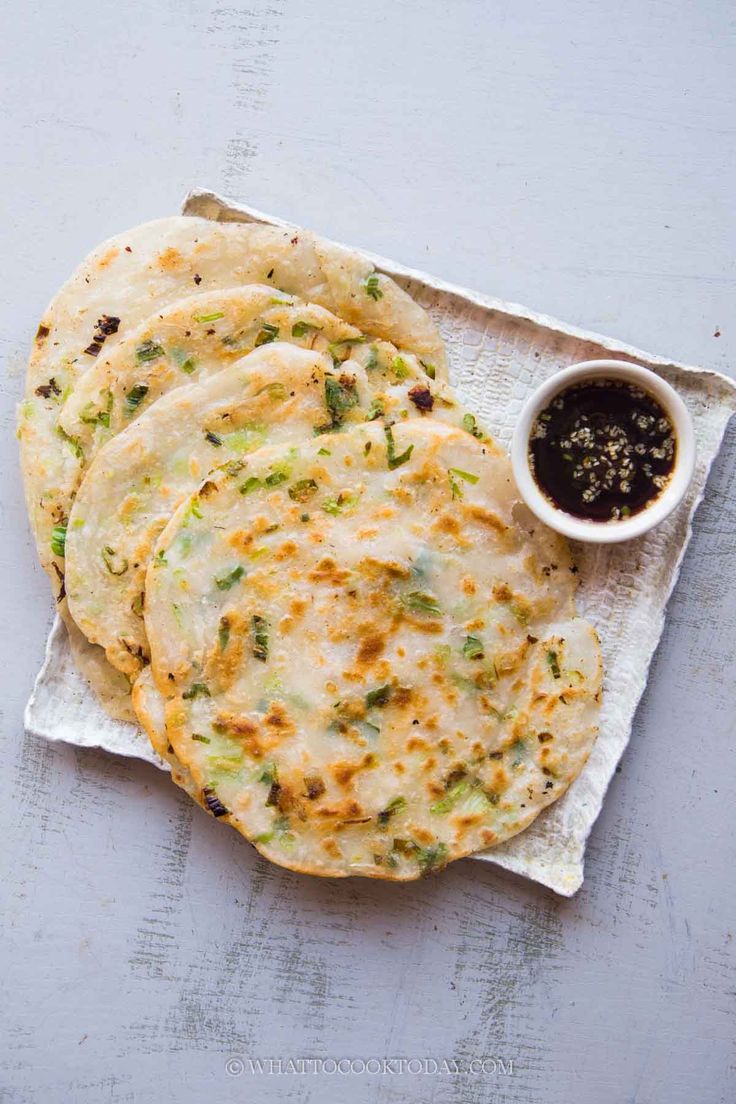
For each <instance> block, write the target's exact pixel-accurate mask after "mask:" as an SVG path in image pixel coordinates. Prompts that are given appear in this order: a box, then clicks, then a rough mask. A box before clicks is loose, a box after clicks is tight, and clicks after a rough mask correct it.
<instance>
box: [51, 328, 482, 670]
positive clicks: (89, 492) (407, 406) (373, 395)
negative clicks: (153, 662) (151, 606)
mask: <svg viewBox="0 0 736 1104" xmlns="http://www.w3.org/2000/svg"><path fill="white" fill-rule="evenodd" d="M359 342H360V338H358V343H357V344H355V343H354V341H353V339H350V343H349V345H347V346H346V345H345V344H344V342H341V343H340V349H339V350H334V347H333V351H335V352H338V351H339V353H340V355H342V354H343V352H344V350H345V349H346V348H351V349H354V354H353V355H354V356H355V358H356V359H350V360H347V361H344V362H343V361H339V360H336V359H335V357H334V356H333V355H331V354H327V353H319V352H315V351H311V350H306V349H302V348H299V347H297V346H295V345H289V344H285V343H283V342H280V341H275V342H270V343H268V344H265V345H262V346H261V347H260V348H258V349H256V350H254V351H253V352H252V353H250V354H249V355H248V356H246V357H244V358H242V359H241V360H239V361H236V362H235V363H234V364H231V365H230V366H229V367H227V368H224V369H222V370H220V371H219V372H217V373H216V374H214V375H211V376H208V377H207V378H205V379H204V380H203V381H202V382H201V383H198V384H191V385H190V386H187V387H179V388H176V389H174V390H173V391H170V392H168V393H167V394H165V395H163V396H162V397H161V398H159V399H158V400H157V401H156V402H155V403H153V404H152V405H151V406H150V407H149V409H148V410H146V411H145V413H143V414H141V415H140V417H138V418H137V419H136V420H135V421H134V422H133V424H132V425H130V426H129V428H128V429H126V430H125V431H124V432H122V433H119V434H117V435H116V436H115V437H113V439H112V440H111V441H109V442H108V443H107V444H106V445H105V446H104V447H103V448H102V449H101V450H100V452H99V453H98V455H97V456H96V458H95V460H94V461H93V463H92V464H91V466H90V468H89V470H88V471H87V474H86V476H85V478H84V480H83V482H82V484H81V486H80V488H79V491H78V493H77V497H76V500H75V503H74V506H73V509H72V512H71V515H70V518H69V524H68V527H67V534H66V591H67V601H68V604H69V609H70V611H71V614H72V616H73V618H74V620H75V622H76V623H77V625H78V626H79V627H80V629H81V630H82V632H83V633H84V634H85V636H86V637H87V638H88V639H89V640H90V641H91V642H92V643H94V644H99V645H101V646H102V647H103V648H104V649H105V651H106V654H107V658H108V660H109V661H110V663H112V664H113V666H114V667H116V668H117V669H118V670H119V671H122V672H123V673H125V674H126V675H128V677H129V678H130V679H131V680H132V679H133V678H135V676H136V675H137V674H138V672H139V671H140V669H141V667H142V665H143V664H144V663H145V662H146V660H147V658H148V644H147V640H146V635H145V627H144V623H143V609H144V604H145V595H144V581H145V573H146V568H147V566H148V562H149V559H150V554H151V550H152V548H153V546H154V544H155V542H156V540H157V538H158V535H159V533H160V532H161V530H162V529H163V527H164V525H165V524H166V522H167V521H168V519H169V518H170V517H171V515H172V513H173V512H174V510H175V509H176V507H177V506H178V504H179V502H180V501H181V500H182V499H183V498H185V497H186V496H187V495H188V494H190V493H191V492H192V491H193V490H194V489H195V488H196V487H197V485H198V484H199V483H200V482H201V481H202V480H203V479H205V477H206V476H207V475H208V473H209V472H210V471H211V470H213V469H216V468H220V467H222V466H223V465H230V466H234V467H235V468H236V469H237V470H245V468H246V467H247V456H248V453H250V452H252V451H253V450H254V449H257V448H259V447H261V446H263V445H265V444H268V443H271V442H289V443H293V444H298V443H299V442H301V440H302V439H304V438H311V437H313V436H314V435H315V434H320V433H325V432H328V431H331V430H334V429H337V428H339V427H343V426H348V425H350V424H352V423H355V422H364V421H365V420H366V419H376V418H379V417H390V418H406V417H410V416H412V415H414V416H417V417H425V416H427V414H428V413H429V410H430V409H432V408H433V407H435V405H436V406H437V408H438V411H439V408H441V409H442V411H443V413H444V414H445V416H449V415H450V413H452V414H453V415H454V416H455V417H456V418H457V417H460V416H461V415H460V413H459V407H457V405H456V404H455V402H454V400H453V399H452V397H451V395H450V394H449V392H448V391H447V389H446V388H445V386H444V385H442V384H441V383H438V382H433V381H430V380H428V379H427V377H426V375H425V374H424V373H423V372H422V370H421V368H420V367H419V366H417V365H416V364H415V363H414V358H409V357H400V356H398V355H397V353H396V349H395V348H394V347H393V346H389V345H387V344H386V343H385V342H379V343H377V344H373V345H371V346H363V345H362V344H360V343H359ZM358 357H362V358H363V363H360V361H359V360H358V359H357V358H358ZM274 478H275V477H274ZM305 494H306V491H305ZM305 500H306V499H305Z"/></svg>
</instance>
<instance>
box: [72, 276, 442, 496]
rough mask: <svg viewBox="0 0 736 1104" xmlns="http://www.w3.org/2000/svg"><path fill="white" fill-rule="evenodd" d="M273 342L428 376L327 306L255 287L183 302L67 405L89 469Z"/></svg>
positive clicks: (129, 342) (123, 348)
mask: <svg viewBox="0 0 736 1104" xmlns="http://www.w3.org/2000/svg"><path fill="white" fill-rule="evenodd" d="M273 341H286V342H288V343H289V344H292V345H300V346H302V347H303V348H305V349H315V350H317V351H318V352H327V353H329V354H330V356H331V357H332V358H333V360H334V361H336V362H340V361H343V360H347V358H348V357H350V358H351V359H353V360H357V361H358V362H359V363H361V364H363V365H364V366H366V367H367V368H368V369H369V370H370V368H371V366H373V367H378V366H379V362H380V365H381V366H382V367H386V366H387V365H388V364H389V363H391V364H393V365H394V368H393V372H394V375H396V376H397V377H398V376H401V375H402V373H403V374H406V372H407V366H408V367H409V368H411V370H412V371H413V374H414V375H417V376H420V377H421V376H422V375H425V373H424V371H423V369H422V367H421V364H420V362H419V361H418V359H417V358H416V357H415V356H413V355H412V354H410V353H402V354H400V353H399V351H398V349H397V348H396V346H394V345H391V344H388V343H386V342H383V341H380V340H375V339H373V340H371V339H369V338H368V337H367V336H366V335H365V334H363V333H362V332H361V331H360V330H359V329H357V328H356V327H355V326H351V325H349V324H348V323H347V322H344V321H343V320H342V319H341V318H338V317H337V316H336V315H334V314H331V313H330V311H327V310H325V309H324V307H319V306H317V305H316V304H314V303H304V302H303V301H302V300H300V299H299V298H298V297H297V296H288V295H285V294H284V293H283V292H277V291H275V290H274V288H272V287H266V286H264V285H261V284H247V285H245V286H244V287H237V288H228V289H227V290H226V291H214V292H213V291H209V292H206V293H204V294H200V295H193V296H190V297H189V298H187V299H180V300H177V302H176V303H174V304H173V305H172V306H170V307H168V308H165V309H163V310H161V311H158V312H157V313H156V314H154V315H152V316H151V317H150V318H147V319H146V320H145V322H143V323H142V324H141V325H140V326H138V327H137V328H136V329H135V330H133V331H132V332H131V333H130V334H129V335H128V337H127V338H125V339H124V340H123V341H120V342H118V344H117V345H116V346H115V347H114V348H112V349H111V350H109V352H105V351H104V350H103V352H102V353H100V355H99V356H98V358H97V360H96V362H95V364H94V367H92V368H91V369H90V370H89V371H88V372H86V374H85V375H84V376H83V378H82V379H81V380H80V381H79V382H78V383H77V385H76V387H75V388H74V390H73V391H72V393H71V395H70V396H69V398H68V399H67V401H66V403H65V404H64V407H63V409H62V411H61V416H60V418H59V424H60V426H61V427H62V429H63V430H64V432H65V433H66V434H67V435H68V436H69V437H73V438H74V439H75V440H76V441H77V442H78V443H79V445H80V448H81V450H82V452H83V454H84V463H85V465H87V466H88V465H89V464H90V463H91V461H92V460H93V458H94V456H95V455H96V453H97V452H98V451H99V448H100V447H101V446H102V445H104V444H105V443H106V442H107V441H109V440H110V438H111V437H114V436H115V434H116V433H119V432H120V431H121V430H122V429H126V428H127V427H128V426H129V425H131V424H132V422H133V421H135V419H136V418H137V417H139V416H140V415H141V414H142V413H143V412H144V411H145V410H147V409H148V407H149V406H150V405H151V404H152V403H153V402H155V401H156V400H157V399H159V398H161V396H162V395H165V394H167V393H168V392H169V391H172V390H174V389H175V388H176V387H183V386H186V385H187V384H191V383H198V382H200V381H201V380H203V379H206V378H207V377H208V376H212V375H214V374H215V373H216V372H219V371H221V370H222V369H223V368H225V367H227V365H228V364H232V363H233V361H235V360H240V359H241V358H242V357H244V356H245V355H246V354H247V353H249V352H251V351H252V350H253V349H256V348H259V347H260V346H262V345H267V344H269V343H271V342H273ZM80 475H81V472H80Z"/></svg>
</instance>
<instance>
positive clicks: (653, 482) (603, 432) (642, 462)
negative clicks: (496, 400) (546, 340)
mask: <svg viewBox="0 0 736 1104" xmlns="http://www.w3.org/2000/svg"><path fill="white" fill-rule="evenodd" d="M529 451H530V460H531V466H532V470H533V472H534V477H535V479H536V481H537V483H538V484H539V487H540V488H541V490H542V491H543V492H544V494H545V495H546V496H547V498H549V499H550V500H551V501H552V502H553V503H554V505H555V506H558V507H559V508H560V509H562V510H566V511H567V513H569V514H574V516H575V517H580V518H587V519H588V520H591V521H611V520H624V519H625V518H627V517H631V516H632V514H638V513H639V512H640V511H641V510H643V509H644V508H645V507H646V506H648V505H649V503H650V502H651V501H652V500H653V499H655V498H657V497H658V496H659V495H660V494H661V493H662V491H663V490H664V488H665V487H666V486H667V483H668V482H669V477H670V475H671V473H672V469H673V468H674V466H675V458H676V455H677V440H676V438H675V431H674V428H673V425H672V422H671V421H670V418H669V416H668V415H667V413H666V412H665V411H664V410H663V408H662V407H661V406H660V405H659V403H658V402H657V400H656V399H655V398H654V397H653V396H652V395H650V394H648V393H647V392H646V391H642V390H641V388H639V387H636V386H635V385H634V384H631V383H626V382H624V381H617V380H607V379H601V380H591V381H590V382H588V383H580V384H573V385H572V386H571V387H568V388H567V389H566V390H564V391H561V392H560V394H559V395H556V396H555V398H554V399H552V401H551V402H550V404H549V406H547V407H546V408H545V409H544V410H543V411H542V412H541V413H540V414H539V415H538V417H537V420H536V422H535V423H534V426H533V427H532V432H531V437H530V440H529Z"/></svg>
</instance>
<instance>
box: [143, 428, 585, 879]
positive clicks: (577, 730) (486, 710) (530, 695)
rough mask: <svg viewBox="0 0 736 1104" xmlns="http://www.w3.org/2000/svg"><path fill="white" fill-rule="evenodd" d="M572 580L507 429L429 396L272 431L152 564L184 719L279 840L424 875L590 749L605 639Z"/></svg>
mask: <svg viewBox="0 0 736 1104" xmlns="http://www.w3.org/2000/svg"><path fill="white" fill-rule="evenodd" d="M244 476H245V478H244ZM274 477H276V478H274ZM246 484H247V489H245V490H244V488H245V487H246ZM574 591H575V577H574V573H573V570H572V564H571V562H570V559H569V554H568V551H567V548H566V545H565V543H564V541H562V540H561V539H560V538H558V537H557V536H556V535H555V534H553V533H551V532H550V531H549V530H547V529H545V528H544V527H543V526H542V525H541V524H540V523H539V522H538V521H536V520H535V519H534V518H532V517H531V515H530V514H529V512H528V511H527V510H526V508H525V507H524V506H523V505H522V504H521V502H520V501H519V498H518V494H517V491H516V488H515V486H514V483H513V480H512V477H511V472H510V465H509V461H508V458H507V457H506V455H505V454H504V453H503V452H502V451H501V450H499V449H497V448H495V447H494V446H493V445H492V444H490V443H487V442H486V443H484V442H480V441H478V440H476V439H474V438H473V437H472V436H471V435H469V434H467V433H463V432H462V431H461V430H458V429H455V428H452V427H448V426H446V425H444V424H442V423H441V422H439V421H436V420H434V419H419V418H415V419H411V420H409V421H406V422H405V423H402V424H395V425H393V426H392V427H391V426H386V425H381V424H376V423H373V424H369V425H364V426H354V427H351V428H349V429H347V430H346V431H345V432H341V433H335V434H331V435H328V436H323V437H320V438H316V439H313V440H307V441H305V442H304V443H302V444H301V445H299V446H290V447H270V448H268V447H266V448H262V449H260V450H258V451H257V452H255V453H253V454H252V455H251V456H250V457H249V458H248V466H247V471H246V472H245V473H244V472H242V471H239V472H232V473H230V472H228V471H227V470H226V469H224V470H222V471H221V472H219V473H216V474H215V475H214V476H212V477H210V479H209V480H208V481H207V482H206V483H205V484H204V485H203V486H201V487H200V489H199V491H198V493H197V494H196V495H194V496H192V497H190V498H189V499H188V500H187V501H185V502H184V503H182V505H181V506H180V507H179V509H178V510H177V512H176V514H175V515H174V517H173V518H172V519H171V521H170V522H169V524H168V525H167V527H166V529H165V530H164V532H163V533H162V535H161V538H160V540H159V542H158V545H157V548H156V553H155V556H154V558H153V561H152V563H151V566H150V567H149V570H148V577H147V586H146V608H145V621H146V628H147V633H148V638H149V641H150V645H151V651H152V673H153V677H154V679H155V682H156V685H157V687H158V690H159V692H160V693H161V694H162V695H163V696H164V697H165V698H166V706H165V716H166V738H167V740H168V742H169V743H170V745H171V747H172V748H173V751H174V753H175V754H176V757H177V759H178V761H179V763H180V764H181V766H182V768H184V769H185V770H187V771H189V772H190V774H191V781H192V783H193V785H194V787H195V792H196V793H197V795H198V796H199V799H200V800H201V801H202V802H203V803H204V805H205V806H206V807H207V808H208V809H209V811H210V812H211V813H213V814H214V815H215V816H217V817H221V818H222V819H224V820H226V821H228V822H230V823H231V824H233V825H234V826H235V827H236V828H237V829H238V830H239V831H240V832H242V833H243V834H244V835H245V836H246V837H247V838H248V839H249V840H250V841H251V842H252V843H253V844H254V845H255V846H256V847H257V848H258V849H259V850H260V851H261V852H262V853H263V854H264V855H266V857H268V858H269V859H271V860H272V861H274V862H277V863H280V864H281V865H284V866H287V867H290V868H292V869H295V870H300V871H304V872H308V873H312V874H321V875H329V876H346V875H350V874H359V875H364V876H370V877H380V878H389V879H396V880H405V879H410V878H415V877H418V876H419V875H421V874H424V873H427V872H429V871H430V870H433V869H436V868H438V867H441V866H443V865H444V864H445V863H446V862H448V861H451V860H453V859H457V858H460V857H462V856H463V855H467V854H469V853H471V852H473V851H476V850H480V849H483V848H486V847H489V846H492V845H494V844H496V843H499V842H501V841H503V840H505V839H508V838H509V837H511V836H513V835H515V834H516V833H518V832H520V831H521V830H522V829H523V828H525V827H526V826H527V825H528V824H529V823H530V822H531V821H532V820H533V819H534V818H535V817H536V816H537V815H538V814H539V813H540V811H541V810H542V809H544V808H545V807H546V806H547V805H549V804H550V803H551V802H553V801H555V800H557V799H558V798H559V797H560V796H561V795H562V794H563V793H564V792H565V790H566V789H567V787H568V786H569V785H570V783H571V782H572V781H573V779H574V778H575V777H576V776H577V775H578V773H579V772H580V770H581V769H582V767H583V765H584V763H585V761H586V759H587V757H588V754H589V752H590V749H591V747H592V744H593V741H594V739H595V735H596V732H597V727H596V726H597V717H598V703H599V699H600V690H601V661H600V652H599V646H598V642H597V637H596V635H595V632H594V630H593V629H592V628H591V627H590V625H588V624H587V623H586V622H585V621H583V620H582V619H580V618H577V617H576V616H575V607H574Z"/></svg>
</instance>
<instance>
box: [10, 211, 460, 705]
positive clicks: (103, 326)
mask: <svg viewBox="0 0 736 1104" xmlns="http://www.w3.org/2000/svg"><path fill="white" fill-rule="evenodd" d="M253 282H256V283H261V282H262V283H264V284H268V285H269V286H271V287H273V289H274V294H275V295H276V296H278V295H279V294H280V292H289V293H295V294H300V295H303V296H305V297H306V298H308V299H310V300H313V301H315V302H316V303H320V304H322V305H323V306H325V307H327V308H330V309H333V310H336V311H337V312H338V313H339V314H340V315H342V317H344V318H345V319H346V320H348V321H352V322H358V323H361V324H362V323H364V324H365V329H366V330H367V331H368V332H370V333H371V334H373V335H375V336H377V337H379V338H385V339H388V340H394V341H395V342H396V343H397V344H399V345H400V346H402V347H405V348H406V349H407V350H410V351H412V352H414V353H416V354H417V355H418V356H420V357H421V358H422V360H423V361H424V363H425V365H426V366H427V371H428V372H429V373H430V374H431V373H433V372H434V373H436V374H437V376H438V377H439V378H444V377H445V376H446V366H445V355H444V349H443V345H442V341H441V338H440V336H439V334H438V332H437V330H436V328H435V327H434V325H433V323H432V322H431V320H430V318H429V316H428V315H427V314H426V312H425V311H423V310H422V308H421V307H419V306H418V304H416V303H415V302H414V301H413V300H412V299H411V297H410V296H408V295H407V294H406V293H405V292H404V291H403V290H402V289H401V288H399V287H398V285H396V284H395V283H394V281H393V280H391V279H390V278H389V277H387V276H384V275H383V274H381V273H378V272H374V271H373V268H372V265H371V264H370V263H369V262H367V261H365V260H363V259H362V258H361V257H359V256H358V255H356V254H353V253H351V251H350V250H346V249H345V248H344V247H342V246H337V245H334V244H333V243H331V242H328V241H324V240H322V239H319V238H316V237H315V236H314V235H312V234H310V233H308V232H307V231H298V232H295V231H293V230H284V229H279V228H276V227H270V226H260V225H252V224H248V225H243V224H235V223H225V224H223V223H215V222H211V221H210V220H208V219H200V218H193V217H174V218H166V219H160V220H157V221H155V222H150V223H145V224H143V225H142V226H137V227H134V228H133V229H131V230H128V231H125V232H124V233H123V234H120V235H117V236H116V237H113V238H110V239H109V240H108V241H106V242H104V243H103V244H102V245H100V246H98V247H97V248H96V249H95V250H93V251H92V253H90V254H89V256H88V257H87V258H86V259H85V260H84V261H83V262H82V263H81V265H80V266H79V267H78V269H77V270H76V272H75V273H74V274H73V275H72V276H71V278H70V279H69V280H68V281H67V283H66V284H65V285H64V286H63V287H62V288H61V290H60V291H59V292H58V294H57V295H56V296H55V297H54V298H53V300H52V301H51V303H50V304H49V306H48V308H47V310H46V312H45V314H44V317H43V318H42V320H41V322H40V323H39V326H38V330H37V333H36V337H35V341H34V345H33V349H32V352H31V357H30V360H29V364H28V371H27V375H26V392H25V398H24V400H23V402H22V403H21V404H20V406H19V410H18V437H19V439H20V450H21V468H22V471H23V479H24V485H25V495H26V503H27V507H28V515H29V519H30V523H31V528H32V531H33V534H34V537H35V539H36V544H37V547H38V551H39V556H40V559H41V563H42V565H43V567H44V569H45V570H46V572H47V573H48V575H49V577H50V579H51V581H52V585H53V587H54V593H55V594H56V597H57V602H58V609H59V613H60V614H61V616H62V617H63V619H64V620H65V622H66V623H67V625H68V626H69V622H70V617H69V614H68V610H67V606H66V601H65V598H64V537H65V529H66V524H67V519H68V515H69V511H70V508H71V501H72V498H73V495H74V492H75V489H76V487H77V484H78V482H79V478H80V474H81V470H82V468H83V466H84V462H85V450H84V445H83V443H82V441H81V439H80V438H79V437H78V436H76V435H75V434H74V433H73V432H68V431H67V430H66V429H65V428H64V426H63V425H61V424H60V420H59V415H60V411H61V409H62V406H63V404H64V403H65V402H66V401H67V400H68V399H69V397H70V396H71V395H72V394H73V391H74V388H75V385H76V384H77V383H78V382H79V381H80V380H81V379H82V378H83V377H84V375H85V373H86V372H87V371H88V370H89V369H90V368H91V367H93V366H94V365H95V364H96V362H97V358H98V357H99V356H100V355H101V354H104V355H105V356H106V355H107V354H108V353H109V352H110V351H111V350H113V349H114V348H115V346H116V345H118V344H119V343H120V342H121V341H122V340H124V339H125V337H126V336H127V335H128V334H129V333H130V332H131V331H132V330H134V329H135V328H136V327H137V326H138V325H139V324H140V323H141V322H142V321H143V320H144V319H146V318H147V317H148V316H149V315H150V314H151V313H152V312H153V311H161V310H163V309H164V308H166V307H167V306H169V305H170V304H172V303H173V302H175V301H176V300H177V299H180V298H182V297H185V296H188V295H189V294H191V293H192V292H195V291H196V290H197V289H199V290H200V291H202V292H205V291H214V290H218V289H224V288H228V287H232V286H233V285H235V284H250V283H253ZM142 356H143V357H144V358H145V353H142ZM87 409H88V410H89V408H87ZM107 413H108V412H107V410H106V408H105V407H102V408H98V409H96V422H97V426H98V427H100V426H103V427H104V422H105V420H106V416H107ZM90 417H91V415H90ZM69 627H70V626H69ZM70 633H73V629H72V628H71V627H70ZM78 644H79V642H76V643H75V658H76V660H77V662H78V664H79V666H80V668H81V669H82V671H83V673H84V674H85V675H86V677H87V678H88V679H89V680H90V682H91V684H92V686H93V687H94V689H95V691H96V693H97V694H98V696H99V697H100V700H101V701H102V703H103V705H105V707H106V708H108V709H109V703H110V702H113V701H117V699H119V698H120V685H119V681H118V679H117V678H116V674H115V672H114V671H108V670H107V664H106V661H105V659H104V656H103V655H102V654H101V653H100V652H97V651H96V650H95V648H94V647H93V646H91V645H90V646H89V647H88V648H87V647H85V646H84V645H82V646H81V647H79V646H78ZM119 706H120V703H118V706H116V707H115V708H112V709H109V711H110V712H111V713H112V715H114V716H122V715H124V714H125V712H126V710H127V709H128V708H129V704H128V703H127V702H125V701H123V702H122V706H120V707H119ZM121 709H122V712H121Z"/></svg>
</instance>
